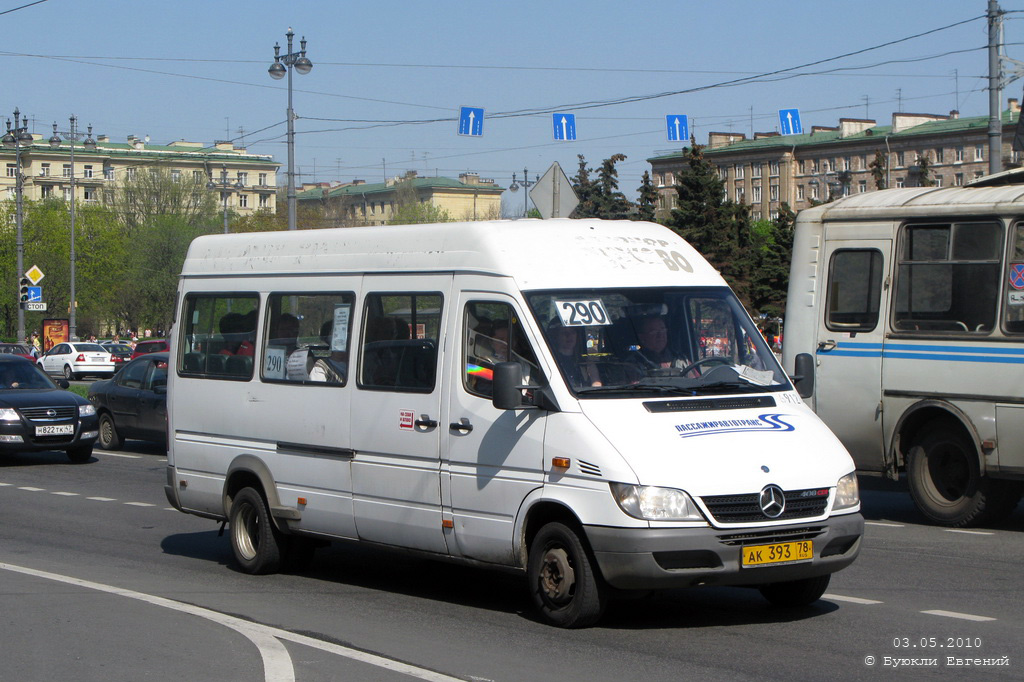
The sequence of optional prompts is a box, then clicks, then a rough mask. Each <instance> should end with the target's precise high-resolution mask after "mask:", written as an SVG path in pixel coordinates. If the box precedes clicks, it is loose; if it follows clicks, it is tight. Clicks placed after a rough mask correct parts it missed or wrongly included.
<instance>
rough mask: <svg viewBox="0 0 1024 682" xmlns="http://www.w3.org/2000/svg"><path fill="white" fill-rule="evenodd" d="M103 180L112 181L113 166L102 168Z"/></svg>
mask: <svg viewBox="0 0 1024 682" xmlns="http://www.w3.org/2000/svg"><path fill="white" fill-rule="evenodd" d="M103 179H104V180H113V179H114V167H113V166H104V167H103Z"/></svg>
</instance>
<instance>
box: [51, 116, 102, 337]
mask: <svg viewBox="0 0 1024 682" xmlns="http://www.w3.org/2000/svg"><path fill="white" fill-rule="evenodd" d="M69 120H70V121H71V130H70V131H67V132H64V131H58V130H57V124H56V123H54V124H53V136H52V137H50V147H52V148H53V149H59V148H60V144H61V142H62V139H61V138H62V137H63V138H67V140H68V142H70V143H71V152H70V155H71V159H70V161H71V177H70V178H69V179H68V181H69V183H70V185H71V202H70V212H71V292H70V293H71V303H70V305H69V313H68V335H69V337H70V338H71V339H74V338H75V337H76V335H77V334H78V322H77V313H78V310H77V308H78V304H77V294H76V292H75V142H77V141H78V137H79V134H78V118H77V117H76V116H75V115H74V114H72V115H71V118H70V119H69ZM82 146H84V147H85V148H86V149H95V148H96V140H94V139H92V126H89V134H88V135H87V136H86V138H85V140H84V141H83V142H82Z"/></svg>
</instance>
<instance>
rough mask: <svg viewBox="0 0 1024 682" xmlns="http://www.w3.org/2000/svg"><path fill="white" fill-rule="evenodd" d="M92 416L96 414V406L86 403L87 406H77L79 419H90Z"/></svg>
mask: <svg viewBox="0 0 1024 682" xmlns="http://www.w3.org/2000/svg"><path fill="white" fill-rule="evenodd" d="M94 414H96V406H95V405H93V404H92V403H88V404H87V405H79V406H78V416H79V417H91V416H93V415H94Z"/></svg>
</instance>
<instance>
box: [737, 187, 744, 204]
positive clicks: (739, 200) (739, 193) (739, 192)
mask: <svg viewBox="0 0 1024 682" xmlns="http://www.w3.org/2000/svg"><path fill="white" fill-rule="evenodd" d="M736 203H737V204H742V203H743V188H742V187H737V188H736Z"/></svg>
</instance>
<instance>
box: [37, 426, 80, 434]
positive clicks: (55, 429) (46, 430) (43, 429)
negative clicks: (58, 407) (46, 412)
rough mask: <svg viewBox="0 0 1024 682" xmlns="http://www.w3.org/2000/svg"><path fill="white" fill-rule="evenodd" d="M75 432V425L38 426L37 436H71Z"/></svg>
mask: <svg viewBox="0 0 1024 682" xmlns="http://www.w3.org/2000/svg"><path fill="white" fill-rule="evenodd" d="M74 432H75V425H74V424H55V425H54V426H37V427H36V435H37V436H69V435H72V434H73V433H74Z"/></svg>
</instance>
